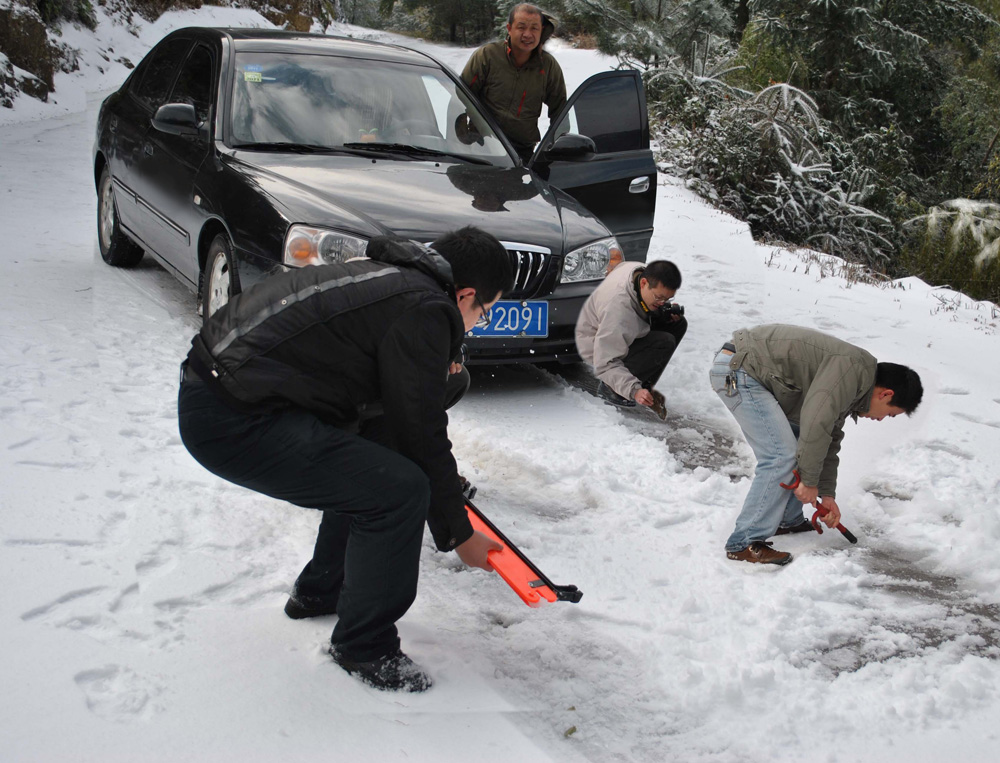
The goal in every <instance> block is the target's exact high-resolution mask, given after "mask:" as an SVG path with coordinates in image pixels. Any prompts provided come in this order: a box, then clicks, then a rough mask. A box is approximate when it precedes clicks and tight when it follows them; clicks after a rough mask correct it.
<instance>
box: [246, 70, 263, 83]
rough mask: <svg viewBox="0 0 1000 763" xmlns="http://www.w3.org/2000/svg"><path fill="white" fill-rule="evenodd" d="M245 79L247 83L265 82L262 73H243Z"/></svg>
mask: <svg viewBox="0 0 1000 763" xmlns="http://www.w3.org/2000/svg"><path fill="white" fill-rule="evenodd" d="M243 79H244V81H246V82H263V81H264V75H262V74H261V73H260V72H243Z"/></svg>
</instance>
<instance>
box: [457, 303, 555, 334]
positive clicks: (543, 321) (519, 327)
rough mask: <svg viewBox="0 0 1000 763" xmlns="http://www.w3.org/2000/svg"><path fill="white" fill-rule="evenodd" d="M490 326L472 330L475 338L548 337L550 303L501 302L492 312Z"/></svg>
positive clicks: (494, 306)
mask: <svg viewBox="0 0 1000 763" xmlns="http://www.w3.org/2000/svg"><path fill="white" fill-rule="evenodd" d="M490 318H491V320H490V325H489V326H487V327H486V328H483V329H479V328H474V329H472V332H471V333H472V335H473V336H548V335H549V303H548V302H543V301H541V300H539V301H535V302H514V301H513V300H501V301H499V302H497V303H496V304H495V305H493V309H492V310H491V311H490Z"/></svg>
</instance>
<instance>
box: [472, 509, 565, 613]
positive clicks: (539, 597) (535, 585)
mask: <svg viewBox="0 0 1000 763" xmlns="http://www.w3.org/2000/svg"><path fill="white" fill-rule="evenodd" d="M465 510H466V512H467V513H468V515H469V521H470V522H471V523H472V529H473V530H478V531H479V532H481V533H483V534H484V535H486V536H487V537H488V538H490V539H491V540H495V541H496V542H497V543H499V544H500V545H501V546H503V549H501V550H500V551H490V553H489V554H488V555H487V560H488V562H489V565H490V567H492V568H493V569H494V570H496V571H497V574H498V575H500V577H502V578H503V579H504V580H505V581H506V583H507V585H509V586H510V587H511V588H513V589H514V593H516V594H517V595H518V596H520V597H521V601H523V602H524V603H525V604H527V605H528V606H529V607H540V606H542V605H543V604H548V603H551V602H555V601H569V602H572V603H573V604H576V603H577V602H578V601H580V599H581V598H582V597H583V592H582V591H581V590H580V589H579V588H577V587H576V586H575V585H556V584H555V583H553V582H552V581H551V580H549V579H548V578H547V577H546V576H545V575H544V573H542V571H541V570H539V569H538V568H537V567H536V566H535V565H534V564H533V563H532V562H531V560H530V559H529V558H528V557H526V556H525V555H524V553H523V552H522V551H521V549H519V548H518V547H517V546H515V545H514V544H513V543H511V542H510V541H509V540H508V539H507V536H505V535H504V534H503V533H502V532H500V531H499V530H498V529H497V527H496V525H494V524H493V523H492V522H491V521H490V520H489V519H487V518H486V516H485V515H484V514H483V512H481V511H480V510H479V509H477V508H476V507H475V505H474V504H473V503H472V501H469V500H466V502H465Z"/></svg>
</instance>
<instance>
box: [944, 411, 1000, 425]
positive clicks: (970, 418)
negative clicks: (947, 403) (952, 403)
mask: <svg viewBox="0 0 1000 763" xmlns="http://www.w3.org/2000/svg"><path fill="white" fill-rule="evenodd" d="M951 415H952V416H954V417H955V418H958V419H962V420H963V421H971V422H972V423H973V424H982V425H983V426H987V427H993V428H994V429H1000V421H986V420H984V419H981V418H979V417H978V416H971V415H969V414H968V413H962V412H961V411H953V412H952V414H951Z"/></svg>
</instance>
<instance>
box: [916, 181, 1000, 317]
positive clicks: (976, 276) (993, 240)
mask: <svg viewBox="0 0 1000 763" xmlns="http://www.w3.org/2000/svg"><path fill="white" fill-rule="evenodd" d="M905 230H906V232H907V233H908V236H909V238H908V241H907V247H906V249H905V251H904V261H905V262H906V263H907V265H908V266H909V268H910V269H911V270H912V271H913V272H915V273H916V274H917V275H920V276H921V277H924V278H926V279H927V280H930V281H931V282H932V283H947V285H949V286H951V287H952V288H953V289H955V290H956V291H962V292H965V293H966V294H969V295H970V296H973V297H977V298H986V299H989V300H991V301H993V302H998V303H1000V204H995V203H992V202H988V201H974V200H972V199H950V200H948V201H946V202H944V203H943V204H941V205H939V206H935V207H931V209H930V210H929V211H928V212H927V214H924V215H920V216H918V217H915V218H912V219H910V220H908V221H907V222H906V225H905Z"/></svg>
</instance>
